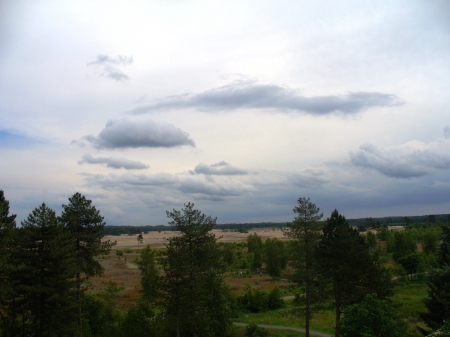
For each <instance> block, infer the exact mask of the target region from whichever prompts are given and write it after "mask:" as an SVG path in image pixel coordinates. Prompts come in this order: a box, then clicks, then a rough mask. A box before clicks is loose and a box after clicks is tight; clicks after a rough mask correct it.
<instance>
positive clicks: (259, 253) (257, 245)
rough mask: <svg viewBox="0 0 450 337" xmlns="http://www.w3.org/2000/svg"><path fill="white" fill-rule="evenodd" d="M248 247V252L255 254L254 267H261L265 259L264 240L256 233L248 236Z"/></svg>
mask: <svg viewBox="0 0 450 337" xmlns="http://www.w3.org/2000/svg"><path fill="white" fill-rule="evenodd" d="M247 247H248V252H249V253H252V254H253V256H252V261H251V265H252V268H261V265H262V259H263V242H262V240H261V237H260V236H259V235H258V234H256V233H253V234H251V235H249V236H247Z"/></svg>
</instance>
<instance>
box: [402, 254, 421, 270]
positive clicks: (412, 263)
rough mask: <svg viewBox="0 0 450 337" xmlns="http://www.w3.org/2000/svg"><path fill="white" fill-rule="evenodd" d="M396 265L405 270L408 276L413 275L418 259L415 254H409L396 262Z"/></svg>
mask: <svg viewBox="0 0 450 337" xmlns="http://www.w3.org/2000/svg"><path fill="white" fill-rule="evenodd" d="M398 263H400V264H401V265H402V267H403V268H405V270H406V273H407V274H408V275H412V274H415V273H416V272H417V267H418V266H419V263H420V257H419V255H418V254H417V253H410V254H408V255H406V256H404V257H401V258H400V259H399V260H398Z"/></svg>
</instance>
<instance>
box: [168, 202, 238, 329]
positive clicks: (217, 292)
mask: <svg viewBox="0 0 450 337" xmlns="http://www.w3.org/2000/svg"><path fill="white" fill-rule="evenodd" d="M167 216H168V217H169V218H171V219H172V220H171V221H170V222H169V224H170V225H172V226H173V227H174V228H175V229H176V230H178V231H180V232H181V235H180V236H176V237H172V238H170V239H169V243H168V244H167V259H166V261H165V267H164V268H165V271H166V275H165V276H164V277H163V279H162V281H163V282H162V289H163V291H164V292H165V297H164V302H163V305H164V308H165V309H166V314H167V317H168V319H169V320H170V322H171V324H172V326H175V327H176V330H177V335H179V334H181V335H183V336H194V335H198V336H225V335H227V334H228V330H229V329H228V328H229V326H230V324H231V322H230V321H229V319H228V317H229V316H230V314H231V307H230V301H228V298H227V287H226V286H225V284H224V281H223V278H222V276H220V275H219V274H220V273H221V272H222V270H223V265H222V264H221V259H220V252H219V249H218V246H217V244H216V238H215V236H214V234H212V233H211V232H210V231H211V229H212V228H213V227H214V225H215V222H216V219H213V218H211V217H210V216H206V215H204V214H203V213H201V212H200V211H198V210H195V209H194V204H192V203H188V204H186V205H185V206H184V208H183V209H182V210H181V211H177V210H173V212H167Z"/></svg>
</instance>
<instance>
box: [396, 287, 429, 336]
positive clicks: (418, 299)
mask: <svg viewBox="0 0 450 337" xmlns="http://www.w3.org/2000/svg"><path fill="white" fill-rule="evenodd" d="M427 289H428V286H427V285H426V283H425V282H419V281H410V282H399V283H397V284H396V287H395V289H394V296H393V298H392V300H393V302H394V304H400V305H401V306H400V307H399V308H398V312H399V314H400V317H402V318H403V319H404V320H405V321H406V323H407V324H408V327H409V332H410V333H411V334H414V335H417V336H422V335H421V333H420V332H419V331H418V330H417V325H419V326H420V327H422V328H425V325H424V323H423V321H422V320H421V319H420V317H419V312H425V311H426V307H425V305H424V303H423V299H424V298H426V297H427V296H428V294H427Z"/></svg>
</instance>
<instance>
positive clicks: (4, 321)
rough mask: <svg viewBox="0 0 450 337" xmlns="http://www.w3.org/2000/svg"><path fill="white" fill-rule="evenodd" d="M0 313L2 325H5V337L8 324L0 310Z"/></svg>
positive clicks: (6, 336)
mask: <svg viewBox="0 0 450 337" xmlns="http://www.w3.org/2000/svg"><path fill="white" fill-rule="evenodd" d="M0 315H2V319H3V325H4V326H5V337H8V326H7V324H6V320H5V316H3V314H2V312H1V311H0Z"/></svg>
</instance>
